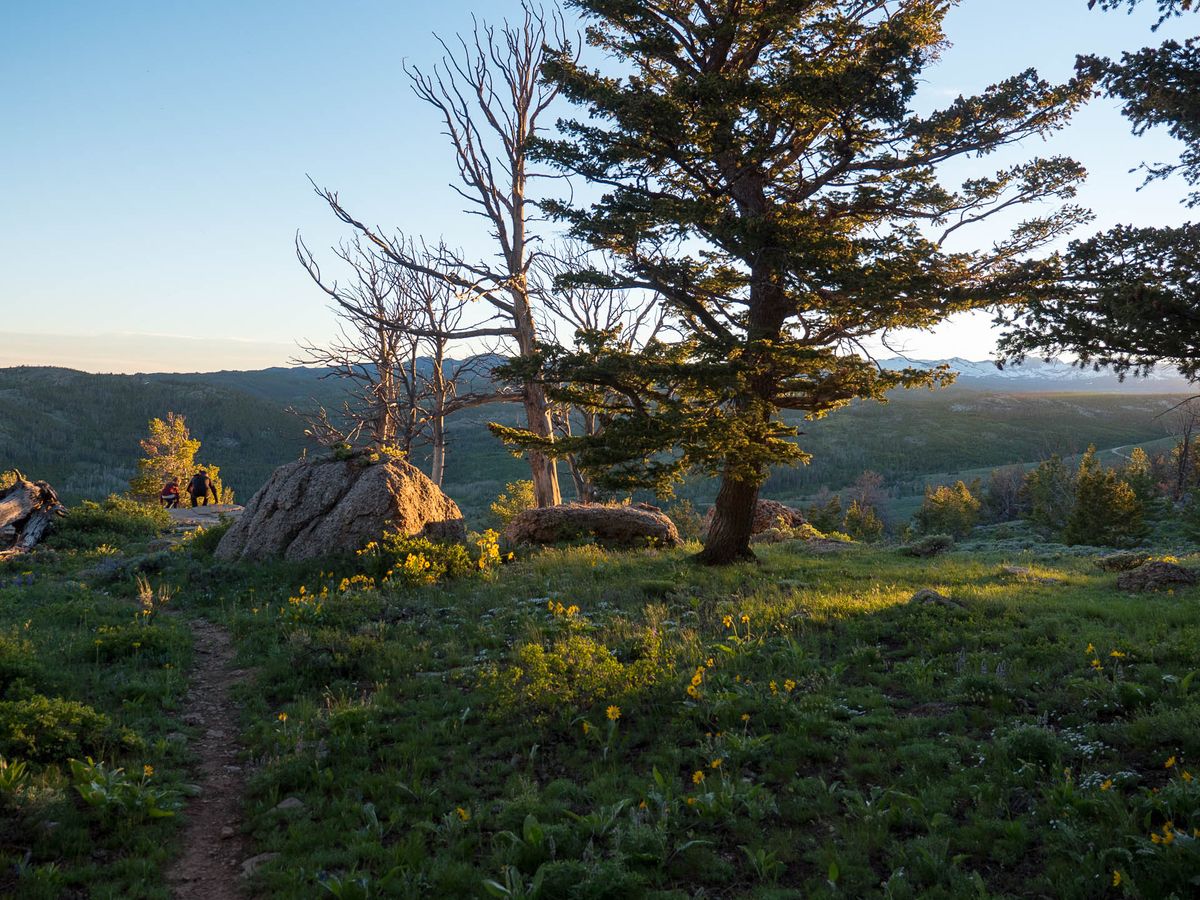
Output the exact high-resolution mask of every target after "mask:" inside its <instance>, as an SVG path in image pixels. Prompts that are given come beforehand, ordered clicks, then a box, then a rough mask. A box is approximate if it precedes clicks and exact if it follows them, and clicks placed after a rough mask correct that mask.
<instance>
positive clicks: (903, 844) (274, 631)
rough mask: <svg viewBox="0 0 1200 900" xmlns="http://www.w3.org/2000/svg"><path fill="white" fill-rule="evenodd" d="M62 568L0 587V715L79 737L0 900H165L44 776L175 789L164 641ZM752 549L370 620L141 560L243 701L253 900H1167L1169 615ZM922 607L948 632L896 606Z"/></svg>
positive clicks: (501, 579) (583, 552)
mask: <svg viewBox="0 0 1200 900" xmlns="http://www.w3.org/2000/svg"><path fill="white" fill-rule="evenodd" d="M110 532H111V529H103V528H100V527H99V526H98V527H97V534H101V533H103V534H106V535H107V534H108V533H110ZM106 539H107V538H106ZM71 544H72V547H73V548H74V549H70V550H60V551H55V552H54V553H51V554H49V555H47V556H45V557H43V558H39V559H38V569H37V574H36V576H35V579H34V581H33V583H32V584H25V583H21V584H20V585H17V586H6V587H2V588H0V634H3V635H5V636H6V637H5V641H6V643H4V644H3V647H4V648H5V650H4V653H0V673H7V674H5V675H4V677H5V678H6V679H7V685H8V686H7V687H6V688H5V691H6V693H5V696H4V698H3V699H4V700H6V701H7V700H10V699H20V698H21V697H24V698H26V699H28V698H29V697H32V696H33V695H35V694H36V695H42V696H45V697H48V698H63V699H64V700H69V701H75V702H78V703H82V704H86V705H88V706H90V707H91V708H92V709H94V710H95V712H96V713H97V714H98V715H101V716H104V717H107V720H108V722H107V724H106V725H104V726H103V727H99V728H98V729H93V731H96V733H95V734H91V733H90V732H87V729H83V731H84V732H87V733H83V734H82V735H76V736H75V737H74V738H69V740H77V741H81V742H83V743H86V744H88V746H86V747H85V746H83V743H81V744H79V745H78V746H67V745H66V744H63V745H59V744H53V743H52V742H47V743H46V745H45V748H44V749H45V752H44V753H41V754H26V756H27V757H28V759H27V763H28V767H29V772H30V773H31V775H30V776H29V777H30V780H29V781H28V783H26V784H25V785H24V786H23V787H22V788H21V789H20V790H19V791H17V792H15V793H14V792H9V793H2V788H0V796H2V797H3V800H2V802H3V803H4V804H5V805H4V806H3V808H2V812H3V817H2V819H0V841H2V843H0V855H2V856H3V859H2V860H0V862H2V864H3V867H4V868H3V871H4V872H5V875H4V876H3V877H4V878H5V879H6V880H5V881H0V893H4V892H13V893H15V894H16V895H18V896H30V897H56V896H60V895H61V894H63V893H69V892H70V891H71V890H83V889H85V887H86V889H87V890H91V891H92V895H93V896H112V897H118V896H120V897H125V896H130V897H142V896H144V897H155V896H165V895H166V891H165V888H164V886H163V881H162V869H163V866H164V865H165V863H166V862H167V860H168V859H169V858H170V857H171V856H172V854H173V853H174V852H176V848H175V847H174V845H173V843H172V842H173V839H174V836H175V832H174V830H173V829H174V827H175V824H176V822H177V819H175V818H169V819H157V820H150V819H145V818H140V819H139V818H137V817H135V816H132V815H130V814H127V813H126V812H124V811H122V810H120V809H113V810H109V811H108V812H107V813H104V812H103V811H102V810H99V809H96V808H92V807H89V806H86V805H85V804H84V803H83V802H82V798H80V797H79V796H78V792H76V791H74V790H73V789H72V788H71V785H70V783H69V771H68V768H67V765H66V757H68V756H75V757H78V756H79V755H80V754H84V753H89V752H90V755H92V756H94V757H95V758H96V759H98V760H103V761H104V762H105V763H106V764H107V765H109V766H114V765H120V766H124V767H125V768H126V770H127V771H128V772H130V773H132V774H135V775H136V774H138V773H140V772H141V770H142V766H143V765H146V764H149V765H152V766H153V767H154V775H153V777H152V778H151V779H150V785H151V786H152V787H155V788H163V789H166V790H168V791H173V792H176V793H177V794H179V793H182V791H183V785H184V782H185V781H186V779H187V777H188V768H187V767H188V764H189V762H190V760H189V759H188V757H187V754H186V749H185V748H184V747H182V746H180V744H179V743H178V742H177V741H175V740H168V738H167V735H170V734H172V733H174V732H181V733H186V732H187V729H186V728H185V727H183V726H181V725H180V723H179V717H180V716H181V714H182V712H183V710H182V709H181V707H180V703H179V701H180V698H181V696H182V693H183V690H184V683H183V677H182V675H181V669H183V667H185V666H186V663H187V660H188V654H189V649H190V648H189V641H188V638H187V635H186V628H185V623H184V622H183V621H182V617H176V618H172V617H165V616H161V617H156V618H155V619H154V621H153V622H151V623H150V624H149V625H148V626H147V625H142V624H134V619H135V618H136V617H135V615H134V614H135V613H136V609H137V606H136V602H135V600H134V586H133V584H132V582H130V581H128V580H127V578H126V576H125V575H123V574H122V573H119V572H118V573H117V574H116V575H108V576H104V577H101V576H88V575H84V574H81V571H82V570H86V569H89V568H90V569H92V570H94V571H95V570H96V569H97V564H98V563H101V562H103V561H104V559H105V557H102V556H98V555H97V554H96V552H95V551H94V550H85V549H79V545H81V544H86V541H84V540H82V538H80V539H79V540H74V541H72V542H71ZM199 549H202V548H199ZM692 549H694V548H692ZM136 551H137V546H136V545H134V546H131V547H128V548H127V552H128V553H129V554H134V553H135V552H136ZM758 552H759V554H760V557H761V560H760V563H759V564H757V565H742V566H737V567H732V568H728V569H723V570H711V569H703V568H699V567H696V566H695V565H693V564H692V563H690V562H689V561H688V560H687V551H686V550H684V551H672V552H651V551H646V552H641V553H624V554H619V553H606V552H604V551H602V550H599V549H596V548H594V547H590V546H583V547H576V548H572V549H565V550H550V551H545V552H541V553H538V554H534V555H532V556H530V557H528V558H526V559H523V560H520V561H517V562H515V563H512V564H510V565H507V566H504V567H503V568H501V569H499V570H493V571H490V572H485V573H482V574H479V575H476V576H471V577H466V578H461V579H459V580H456V581H453V582H451V583H449V584H439V585H433V586H427V587H417V588H412V587H409V588H403V587H398V586H394V587H388V586H385V587H383V588H380V589H372V588H368V587H366V586H365V584H364V582H363V581H362V580H360V581H358V582H356V583H354V584H350V585H348V586H347V587H346V588H345V589H343V588H342V587H341V581H342V578H343V577H345V576H349V575H351V574H353V571H354V570H353V568H352V564H351V563H350V562H349V561H343V562H341V563H331V562H329V561H326V562H324V563H314V564H311V565H283V564H279V565H274V566H261V565H260V566H241V565H232V564H223V563H217V562H214V561H212V560H211V559H210V558H207V557H206V556H205V555H203V554H202V553H200V552H194V551H193V550H192V549H186V550H183V551H179V552H176V553H173V554H168V555H167V557H166V558H165V559H163V558H162V557H161V555H160V556H152V557H149V559H148V564H151V565H152V566H153V567H155V568H157V569H158V570H159V571H157V572H156V573H155V574H154V575H152V576H151V577H152V580H153V581H154V583H156V584H159V583H167V584H170V585H173V586H175V587H177V588H178V589H179V593H178V595H177V596H176V597H175V598H174V600H173V601H172V604H171V605H172V606H173V607H175V608H176V609H178V610H179V611H180V612H181V613H182V616H191V615H203V616H208V617H211V618H212V619H214V620H215V621H218V622H221V623H223V624H225V625H226V626H227V627H228V628H229V629H230V630H231V631H232V633H233V634H234V636H235V639H236V643H237V648H238V654H239V659H238V665H239V666H243V667H245V668H247V669H248V670H251V671H252V672H253V673H254V674H253V676H252V677H251V678H248V679H247V681H246V682H245V683H244V684H243V685H242V686H241V688H240V690H239V692H238V700H239V703H240V704H241V707H242V715H243V720H242V724H243V734H242V741H243V743H244V745H245V747H246V751H247V756H248V759H249V762H250V763H251V764H252V767H253V768H252V771H253V774H252V776H251V777H250V780H249V785H248V794H247V797H246V822H245V828H246V830H247V832H248V834H249V837H250V839H251V843H252V847H253V852H256V853H261V852H274V853H278V854H280V855H279V856H278V857H277V858H276V859H274V860H273V861H271V862H269V863H267V864H265V865H264V866H263V867H262V868H261V869H260V870H259V873H258V874H257V875H256V879H255V882H254V883H253V885H252V888H251V889H252V891H253V893H254V896H266V897H280V898H283V897H289V898H290V897H309V896H312V897H319V896H339V897H433V896H436V897H483V896H514V897H522V896H523V897H535V896H536V897H540V898H543V900H551V898H568V897H569V898H601V897H613V898H618V897H620V898H626V897H656V898H668V897H670V898H675V897H678V898H685V897H697V896H705V897H754V898H784V897H935V898H936V897H944V898H959V897H975V896H979V897H984V896H987V897H1006V896H1008V897H1019V896H1031V895H1033V896H1037V895H1042V896H1056V897H1080V898H1082V897H1098V896H1128V897H1147V898H1150V897H1168V896H1178V897H1186V896H1192V895H1194V892H1195V889H1196V883H1195V882H1194V880H1193V879H1194V878H1195V877H1196V874H1197V872H1200V841H1197V840H1196V839H1195V838H1194V837H1193V836H1192V835H1193V829H1200V785H1197V783H1196V782H1194V781H1189V780H1187V778H1186V777H1185V774H1184V773H1187V775H1188V776H1189V777H1190V775H1191V774H1192V773H1193V772H1195V773H1196V774H1200V765H1198V762H1200V695H1198V693H1197V692H1198V691H1200V684H1195V683H1194V678H1195V676H1194V674H1193V673H1194V671H1195V670H1196V669H1200V616H1198V615H1197V613H1198V612H1200V591H1188V592H1184V593H1180V594H1169V595H1167V594H1164V595H1161V596H1155V595H1151V596H1138V597H1134V596H1128V595H1123V594H1121V593H1118V592H1117V591H1116V590H1115V576H1114V575H1112V574H1106V573H1102V572H1101V571H1099V569H1098V568H1096V567H1095V565H1094V560H1093V558H1091V557H1089V556H1086V555H1076V554H1072V555H1065V554H1063V555H1057V553H1056V551H1052V550H1051V551H1043V552H1038V551H1032V552H1030V551H1025V552H1015V551H1014V552H1012V553H998V552H987V551H981V552H972V553H965V552H959V553H951V554H948V555H945V556H941V557H937V558H935V559H932V560H919V559H913V558H909V557H906V556H903V555H901V554H900V553H898V552H897V551H896V550H895V549H891V548H887V547H878V548H867V547H861V546H852V547H850V548H848V549H846V550H844V551H841V552H836V553H830V554H821V555H814V554H812V553H810V552H808V550H807V548H806V545H804V544H799V543H785V544H779V545H770V546H759V547H758ZM1195 561H1196V560H1195V559H1192V560H1185V562H1188V563H1189V564H1194V563H1195ZM1009 564H1016V565H1020V566H1024V567H1027V568H1028V569H1030V570H1031V572H1032V573H1033V574H1034V575H1036V576H1039V577H1053V578H1056V579H1059V583H1054V584H1050V583H1044V582H1041V581H1039V580H1037V578H1033V577H1029V576H1028V575H1019V576H1012V575H1006V574H1004V572H1003V571H1002V569H1003V567H1004V566H1005V565H1009ZM107 568H108V569H109V570H111V569H112V568H113V567H112V566H111V565H110V566H108V567H107ZM14 574H19V573H14V572H13V571H11V569H4V570H3V571H0V584H7V583H8V581H9V579H11V577H12V576H13V575H14ZM302 585H303V586H304V587H305V591H304V592H303V593H301V592H300V590H299V589H300V587H301V586H302ZM323 586H328V587H330V593H329V594H328V595H325V596H324V597H322V594H321V590H320V589H321V588H322V587H323ZM926 587H929V588H934V589H936V590H938V591H940V592H942V593H943V594H946V595H948V596H950V597H951V598H953V600H954V601H955V604H952V605H949V606H943V605H938V604H929V605H914V604H910V603H909V602H908V600H909V598H910V597H911V596H912V595H913V593H914V592H915V591H916V590H918V589H920V588H926ZM26 622H28V623H29V624H28V625H26V624H25V623H26ZM139 628H140V629H147V628H148V629H150V630H143V631H141V632H138V631H136V629H139ZM110 634H115V635H117V636H116V637H113V638H111V639H110V637H109V635H110ZM149 634H153V635H154V637H153V638H152V639H149V641H148V640H147V638H146V635H149ZM138 636H141V640H139V641H138V643H140V644H141V646H140V647H137V648H135V647H134V646H133V644H134V642H135V638H136V637H138ZM97 640H99V641H101V643H100V644H96V643H95V642H96V641H97ZM150 647H153V652H150V649H149V648H150ZM1089 647H1090V648H1091V649H1090V650H1089ZM1114 654H1116V655H1114ZM6 666H7V668H5V667H6ZM14 685H15V687H14ZM0 720H2V713H0ZM3 727H4V726H3V723H2V721H0V740H7V739H9V738H6V736H5V732H4V731H3ZM77 730H78V729H77ZM69 740H68V743H69ZM17 755H19V754H18V753H16V752H9V753H8V754H7V758H8V759H10V760H11V759H15V758H16V756H17ZM1169 762H1171V763H1173V764H1172V765H1170V766H1168V763H1169ZM697 773H699V775H698V774H697ZM700 776H702V777H700ZM3 783H4V782H3V774H2V773H0V786H2V785H3ZM288 797H295V798H298V799H299V800H301V801H302V804H303V805H302V806H301V807H299V808H296V809H285V810H279V809H277V808H276V807H277V805H278V804H279V802H280V801H281V800H283V799H285V798H288ZM50 822H54V823H57V824H55V825H54V826H53V827H49V826H48V823H50ZM1168 823H1170V825H1169V826H1168ZM1164 829H1166V830H1164ZM1166 836H1169V837H1170V841H1169V843H1168V842H1166V840H1165V837H1166ZM1155 837H1157V840H1155V839H1154V838H1155ZM26 854H28V859H26ZM1114 873H1119V874H1120V879H1121V884H1120V886H1119V887H1113V885H1112V882H1113V878H1114Z"/></svg>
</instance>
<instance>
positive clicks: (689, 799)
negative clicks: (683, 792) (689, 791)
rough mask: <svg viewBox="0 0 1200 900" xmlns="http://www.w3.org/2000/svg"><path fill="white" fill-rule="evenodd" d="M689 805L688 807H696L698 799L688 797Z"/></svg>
mask: <svg viewBox="0 0 1200 900" xmlns="http://www.w3.org/2000/svg"><path fill="white" fill-rule="evenodd" d="M687 805H688V806H695V805H696V798H695V797H688V798H687Z"/></svg>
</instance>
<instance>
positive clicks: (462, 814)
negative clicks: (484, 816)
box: [454, 806, 471, 822]
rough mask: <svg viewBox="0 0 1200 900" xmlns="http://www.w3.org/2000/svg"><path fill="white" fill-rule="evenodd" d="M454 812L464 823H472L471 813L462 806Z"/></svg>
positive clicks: (455, 808) (457, 807)
mask: <svg viewBox="0 0 1200 900" xmlns="http://www.w3.org/2000/svg"><path fill="white" fill-rule="evenodd" d="M454 811H455V812H456V813H458V817H459V819H461V820H462V821H464V822H469V821H471V814H470V813H469V812H467V811H466V810H465V809H463V808H462V807H461V806H456V807H454Z"/></svg>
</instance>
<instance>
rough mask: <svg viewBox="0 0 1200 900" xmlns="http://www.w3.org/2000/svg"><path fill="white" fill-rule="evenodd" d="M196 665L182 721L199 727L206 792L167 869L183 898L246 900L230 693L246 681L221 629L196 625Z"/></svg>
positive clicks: (192, 808)
mask: <svg viewBox="0 0 1200 900" xmlns="http://www.w3.org/2000/svg"><path fill="white" fill-rule="evenodd" d="M191 629H192V635H193V636H194V638H195V641H196V660H195V664H194V665H193V668H192V677H191V685H190V687H189V689H188V695H187V712H186V713H185V714H184V717H183V720H184V722H186V723H187V724H188V725H193V726H195V727H197V728H199V729H200V732H201V736H200V739H199V740H198V741H197V742H196V744H195V750H196V752H197V753H198V754H199V756H200V770H199V776H200V777H199V786H200V794H199V796H197V797H195V798H194V799H192V800H191V801H190V802H189V803H188V807H187V812H186V823H185V825H184V834H183V841H182V852H181V854H180V856H179V858H178V859H177V860H176V861H175V863H174V865H172V866H171V868H170V869H169V870H168V872H167V879H168V881H169V882H170V884H171V888H172V892H173V895H174V896H175V897H177V898H181V900H240V898H241V897H242V896H243V895H242V890H241V885H240V882H241V877H240V875H241V862H242V860H244V859H245V858H246V855H247V853H246V842H245V840H244V838H243V837H242V835H241V833H240V830H239V828H238V825H239V822H240V819H241V802H242V796H243V787H244V776H243V773H242V769H241V766H240V765H239V763H238V758H237V752H238V748H237V744H236V740H237V734H238V726H237V714H236V710H235V707H234V704H233V700H232V699H231V698H230V696H229V691H230V688H231V687H232V686H233V684H234V683H235V682H236V681H237V680H238V678H239V677H240V676H243V675H244V674H245V673H244V672H239V671H236V670H234V669H233V668H231V664H232V662H233V643H232V641H231V640H230V637H229V633H228V632H227V631H226V630H225V629H224V628H221V627H220V626H219V625H214V624H212V623H211V622H206V621H204V620H202V619H196V620H194V621H193V622H192V623H191Z"/></svg>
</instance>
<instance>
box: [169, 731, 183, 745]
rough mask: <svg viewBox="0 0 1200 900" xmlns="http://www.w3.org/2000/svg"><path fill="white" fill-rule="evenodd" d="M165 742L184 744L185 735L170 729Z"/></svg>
mask: <svg viewBox="0 0 1200 900" xmlns="http://www.w3.org/2000/svg"><path fill="white" fill-rule="evenodd" d="M167 743H168V744H186V743H187V735H186V734H184V733H183V732H182V731H172V732H171V733H170V734H168V735H167Z"/></svg>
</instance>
